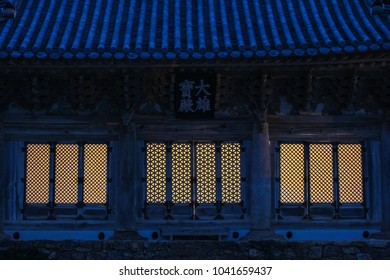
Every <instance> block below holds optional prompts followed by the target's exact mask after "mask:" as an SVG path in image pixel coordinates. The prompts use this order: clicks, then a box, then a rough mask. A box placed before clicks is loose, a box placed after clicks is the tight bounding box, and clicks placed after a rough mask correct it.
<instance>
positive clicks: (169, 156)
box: [165, 142, 173, 220]
mask: <svg viewBox="0 0 390 280" xmlns="http://www.w3.org/2000/svg"><path fill="white" fill-rule="evenodd" d="M165 145H166V159H165V160H166V167H165V168H166V177H167V179H166V202H165V207H166V211H167V215H166V217H165V219H167V220H172V219H173V216H172V207H173V202H172V143H171V142H166V143H165Z"/></svg>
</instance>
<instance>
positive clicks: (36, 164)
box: [26, 144, 50, 203]
mask: <svg viewBox="0 0 390 280" xmlns="http://www.w3.org/2000/svg"><path fill="white" fill-rule="evenodd" d="M49 185H50V145H49V144H28V145H27V162H26V203H48V202H49Z"/></svg>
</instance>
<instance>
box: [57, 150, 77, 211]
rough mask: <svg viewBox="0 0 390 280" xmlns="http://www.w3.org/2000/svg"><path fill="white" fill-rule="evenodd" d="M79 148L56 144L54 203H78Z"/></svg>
mask: <svg viewBox="0 0 390 280" xmlns="http://www.w3.org/2000/svg"><path fill="white" fill-rule="evenodd" d="M78 157H79V146H78V145H77V144H57V145H56V156H55V198H54V201H55V203H72V204H75V203H77V201H78V177H79V175H78V174H79V173H78V172H79V171H78V169H79V165H78V161H79V158H78Z"/></svg>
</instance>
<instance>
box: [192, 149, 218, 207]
mask: <svg viewBox="0 0 390 280" xmlns="http://www.w3.org/2000/svg"><path fill="white" fill-rule="evenodd" d="M215 168H216V164H215V144H211V143H207V144H197V145H196V182H197V184H196V187H197V189H196V191H197V202H198V203H215V202H216V201H217V199H216V196H217V188H216V187H217V186H216V172H215Z"/></svg>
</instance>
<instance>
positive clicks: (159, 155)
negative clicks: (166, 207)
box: [146, 143, 167, 203]
mask: <svg viewBox="0 0 390 280" xmlns="http://www.w3.org/2000/svg"><path fill="white" fill-rule="evenodd" d="M166 158H167V149H166V145H165V144H164V143H148V144H147V145H146V202H148V203H164V202H165V201H166V182H167V174H166V161H167V159H166Z"/></svg>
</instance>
